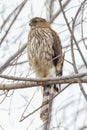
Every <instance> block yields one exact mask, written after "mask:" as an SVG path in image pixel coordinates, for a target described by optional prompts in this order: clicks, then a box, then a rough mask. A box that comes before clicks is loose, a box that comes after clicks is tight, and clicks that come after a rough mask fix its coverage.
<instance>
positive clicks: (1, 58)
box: [0, 0, 87, 130]
mask: <svg viewBox="0 0 87 130" xmlns="http://www.w3.org/2000/svg"><path fill="white" fill-rule="evenodd" d="M44 1H45V0H36V1H35V0H32V1H31V0H28V2H27V4H26V5H25V7H24V9H23V11H22V12H21V13H20V15H19V17H18V18H17V20H16V21H15V23H14V25H13V26H12V28H11V30H10V31H9V35H7V37H6V39H5V41H4V42H3V44H2V46H1V47H0V66H1V65H3V64H4V62H5V61H6V60H7V59H8V58H9V57H10V56H11V55H12V54H14V53H15V52H16V51H17V50H18V48H20V47H21V46H22V45H23V44H25V43H26V42H27V37H28V32H29V29H30V28H29V20H30V19H31V18H32V17H36V16H39V17H40V16H41V17H44V18H47V14H48V13H49V12H47V10H46V9H48V5H47V6H46V8H45V4H44ZM64 1H65V0H64ZM82 1H83V0H82ZM20 2H22V0H9V2H8V0H3V1H2V0H0V26H1V25H2V23H3V21H4V20H5V19H6V18H7V16H8V15H9V14H10V13H11V11H12V10H13V9H14V8H15V7H16V6H17V5H19V4H20ZM80 3H81V0H77V1H74V0H72V2H71V3H70V4H69V6H68V7H67V8H66V9H65V10H66V16H67V19H68V21H69V22H71V21H72V18H74V16H75V12H76V10H77V9H78V7H79V5H80ZM58 9H59V4H58V2H57V0H55V5H54V12H56V11H57V10H58ZM86 13H87V10H86ZM79 17H80V16H79ZM84 17H85V15H84ZM12 18H13V17H11V19H10V20H9V21H8V23H7V24H6V26H5V27H4V29H3V30H2V31H1V34H0V38H1V37H2V36H3V35H4V34H5V32H6V29H7V28H8V26H9V24H10V22H11V20H12ZM79 19H80V18H78V20H77V23H78V21H79ZM86 24H87V23H84V25H83V28H84V37H86V34H87V29H86V28H85V26H86ZM51 26H52V28H53V29H54V30H55V31H56V32H57V33H59V36H60V38H61V42H62V46H63V47H64V46H66V45H70V34H69V32H68V31H67V26H66V24H65V21H64V19H63V15H62V14H60V16H59V17H58V18H57V19H56V20H55V21H54V23H52V25H51ZM75 36H76V37H77V40H78V41H79V40H80V39H81V37H82V36H81V27H80V25H78V26H77V27H76V30H75ZM80 47H81V50H82V51H83V54H84V55H85V57H86V58H87V56H86V54H87V52H86V51H87V50H85V48H84V45H83V44H82V45H81V44H80ZM75 48H76V46H75ZM63 52H65V59H66V60H68V61H70V62H71V61H72V59H71V51H70V48H68V49H67V48H65V49H63ZM75 55H76V57H75V58H76V64H77V66H78V68H79V66H81V65H83V62H82V59H81V57H80V55H79V53H78V51H77V50H75ZM21 61H27V54H26V49H25V51H24V53H23V54H22V56H20V58H19V59H18V61H17V62H21ZM15 63H16V62H15ZM28 70H29V65H28V62H26V64H23V66H17V67H10V68H8V69H7V70H6V71H5V72H4V73H3V74H8V75H13V76H23V77H24V76H26V77H35V76H34V74H31V72H30V71H29V72H28ZM85 70H86V69H85V67H83V68H82V69H80V71H79V72H84V71H85ZM86 71H87V70H86ZM73 73H74V70H73V67H72V66H71V65H70V64H69V63H68V62H66V61H65V62H64V68H63V75H68V74H70V75H71V74H73ZM0 82H1V83H10V82H11V83H12V81H8V80H2V79H0ZM64 86H65V85H62V87H64ZM84 88H85V85H84ZM1 93H2V92H1ZM3 99H4V95H3V96H0V102H2V100H3ZM41 102H42V89H41V88H39V87H37V88H27V89H22V90H21V89H19V90H14V91H13V90H12V91H10V92H9V93H8V96H7V97H6V98H5V100H4V101H3V102H2V103H1V105H0V130H42V126H43V123H42V121H41V120H40V118H39V114H40V110H39V111H37V112H36V113H34V114H33V115H31V116H30V117H28V118H27V119H25V120H24V121H22V122H20V118H21V115H22V114H23V112H24V110H25V109H26V106H27V105H28V108H27V110H26V112H25V115H27V114H29V113H31V112H32V111H33V110H35V109H36V108H38V107H39V106H40V105H41ZM86 108H87V106H86V101H85V99H84V97H83V95H82V94H81V91H80V89H79V86H78V85H71V86H70V87H69V88H68V89H66V90H65V91H64V92H63V93H61V94H59V95H58V96H57V97H56V98H55V99H54V104H53V112H52V115H53V116H52V117H53V119H52V126H53V127H54V130H56V129H57V128H56V127H58V126H60V130H65V129H66V128H67V126H68V128H67V130H76V129H75V128H77V129H78V128H79V127H80V126H83V125H84V124H87V120H86V114H87V111H86ZM77 117H79V118H78V119H77Z"/></svg>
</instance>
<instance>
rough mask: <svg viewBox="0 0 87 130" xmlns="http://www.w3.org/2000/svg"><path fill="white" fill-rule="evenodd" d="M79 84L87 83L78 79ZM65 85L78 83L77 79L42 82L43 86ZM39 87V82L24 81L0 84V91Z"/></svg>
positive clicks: (83, 79)
mask: <svg viewBox="0 0 87 130" xmlns="http://www.w3.org/2000/svg"><path fill="white" fill-rule="evenodd" d="M80 81H81V83H87V78H80ZM66 83H78V81H77V78H70V79H67V78H66V79H65V78H64V79H60V80H59V79H57V80H55V79H53V80H52V81H51V80H49V81H43V84H66ZM36 86H41V81H40V79H39V81H38V82H37V81H36V82H33V81H26V82H21V83H12V84H0V90H12V89H23V88H31V87H36Z"/></svg>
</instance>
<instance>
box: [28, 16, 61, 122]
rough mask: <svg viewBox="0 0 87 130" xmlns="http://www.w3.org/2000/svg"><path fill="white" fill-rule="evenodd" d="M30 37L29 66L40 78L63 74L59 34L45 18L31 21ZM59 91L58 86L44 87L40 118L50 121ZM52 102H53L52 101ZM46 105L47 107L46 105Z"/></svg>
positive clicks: (36, 18)
mask: <svg viewBox="0 0 87 130" xmlns="http://www.w3.org/2000/svg"><path fill="white" fill-rule="evenodd" d="M29 25H30V32H29V35H28V44H27V51H28V58H29V65H30V67H31V68H32V70H33V71H34V72H35V74H36V77H39V78H50V77H51V78H52V77H53V78H54V77H56V76H57V75H61V74H62V66H63V56H62V46H61V42H60V39H59V36H58V34H57V33H56V32H55V31H54V30H53V29H52V28H51V26H50V24H49V23H48V22H47V21H46V20H45V19H43V18H40V17H35V18H33V19H31V20H30V23H29ZM56 91H57V87H56V85H55V84H54V85H43V102H42V106H43V107H42V108H41V113H40V117H41V119H42V120H43V121H46V120H48V118H49V115H50V111H51V106H52V100H51V99H52V98H53V96H54V95H55V93H56ZM50 100H51V101H50ZM44 104H46V105H44Z"/></svg>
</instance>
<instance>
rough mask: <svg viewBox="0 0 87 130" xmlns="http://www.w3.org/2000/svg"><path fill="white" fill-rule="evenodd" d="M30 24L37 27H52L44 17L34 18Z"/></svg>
mask: <svg viewBox="0 0 87 130" xmlns="http://www.w3.org/2000/svg"><path fill="white" fill-rule="evenodd" d="M29 25H30V26H35V27H50V24H49V23H48V22H47V21H46V20H45V19H44V18H40V17H35V18H32V19H31V20H30V23H29Z"/></svg>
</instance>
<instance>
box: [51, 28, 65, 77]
mask: <svg viewBox="0 0 87 130" xmlns="http://www.w3.org/2000/svg"><path fill="white" fill-rule="evenodd" d="M52 35H53V39H54V43H53V50H54V56H53V63H54V65H55V67H56V75H62V67H63V61H64V56H63V54H62V46H61V41H60V39H59V36H58V35H57V33H56V32H55V31H54V30H52Z"/></svg>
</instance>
